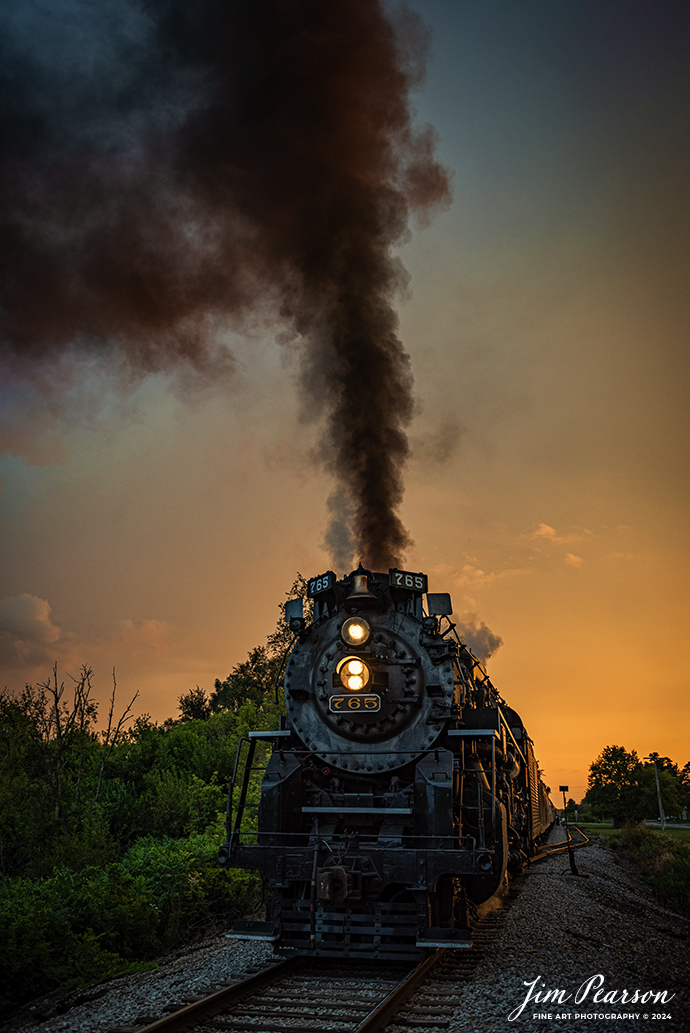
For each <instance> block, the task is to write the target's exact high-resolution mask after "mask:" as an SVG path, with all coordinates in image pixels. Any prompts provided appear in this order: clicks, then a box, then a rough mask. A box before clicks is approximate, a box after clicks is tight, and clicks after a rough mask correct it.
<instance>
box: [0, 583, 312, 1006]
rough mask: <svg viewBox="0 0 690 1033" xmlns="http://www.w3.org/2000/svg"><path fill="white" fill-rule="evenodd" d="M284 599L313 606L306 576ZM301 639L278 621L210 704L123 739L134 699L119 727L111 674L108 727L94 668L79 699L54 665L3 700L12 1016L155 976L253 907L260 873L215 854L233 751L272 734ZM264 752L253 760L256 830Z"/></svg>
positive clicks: (0, 935) (199, 692)
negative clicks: (280, 683)
mask: <svg viewBox="0 0 690 1033" xmlns="http://www.w3.org/2000/svg"><path fill="white" fill-rule="evenodd" d="M288 594H289V595H290V596H291V597H294V596H295V595H301V596H302V597H304V596H305V595H306V582H305V581H304V579H303V578H300V577H299V576H298V579H297V580H296V581H295V583H294V585H293V586H292V590H291V592H290V593H288ZM307 610H308V608H307ZM281 618H282V614H281ZM292 638H293V636H292V633H291V632H290V630H289V628H287V626H286V625H285V622H284V621H283V620H282V619H281V620H279V622H278V625H277V627H276V630H275V632H274V633H273V635H271V636H270V637H269V639H268V641H267V643H266V645H265V646H258V647H257V648H256V649H253V650H252V651H251V652H250V653H249V656H248V658H247V660H246V661H244V662H243V663H240V664H238V665H236V667H234V668H233V670H232V671H231V673H230V674H229V675H228V677H227V678H226V679H225V681H223V682H221V681H220V680H217V681H216V683H215V684H216V689H215V692H214V693H213V694H212V696H211V697H210V698H208V697H207V695H206V693H205V692H204V690H203V689H201V688H199V686H198V685H197V687H196V689H192V690H191V691H190V692H188V693H186V694H183V695H182V696H180V697H179V700H178V702H179V709H180V715H181V717H180V720H178V721H174V720H172V719H168V720H167V721H166V722H165V723H164V724H163V725H162V726H160V725H157V724H155V723H154V722H152V721H151V719H150V717H149V716H148V715H142V716H140V717H138V718H137V719H136V720H135V721H134V722H133V724H132V727H131V728H129V729H128V728H127V723H128V720H129V715H130V709H131V706H132V703H133V702H134V701H132V703H130V705H129V706H128V707H127V708H126V709H125V710H124V712H123V713H122V715H121V716H120V717H119V718H117V717H116V715H115V691H116V683H115V680H114V678H113V692H112V696H111V699H110V707H109V712H108V716H107V725H106V727H105V729H104V730H103V731H100V732H99V731H98V730H97V727H96V720H97V705H96V703H95V701H94V700H93V699H92V697H91V671H90V669H89V668H87V667H83V668H82V670H81V673H80V677H79V678H78V679H76V680H74V684H73V689H72V692H71V694H69V693H67V692H66V690H65V685H64V683H63V682H61V681H60V680H59V678H58V670H57V666H56V667H55V668H54V669H53V671H52V673H51V677H50V678H49V679H48V680H47V681H46V682H45V683H43V684H41V685H39V686H38V687H36V688H34V687H32V686H27V687H26V688H25V689H24V691H23V692H22V693H20V694H19V695H18V696H16V697H15V696H12V695H11V694H9V693H8V692H4V693H0V967H1V969H2V971H3V974H6V976H7V977H8V978H6V980H5V983H6V989H5V990H4V991H3V992H4V997H2V996H0V1007H1V1008H2V1010H3V1013H7V1011H8V1010H9V1009H11V1008H12V1007H15V1006H18V1005H20V1004H22V1003H23V1002H24V1001H26V1000H28V999H31V998H32V997H35V996H37V995H39V994H44V993H46V992H49V991H51V990H53V989H56V988H58V987H70V986H79V985H83V984H84V983H89V982H93V981H95V980H99V979H104V978H106V977H109V976H112V975H114V974H116V973H120V972H124V971H129V970H135V969H137V968H138V967H141V966H142V965H143V966H146V965H148V964H150V963H151V960H152V959H153V958H154V957H155V956H156V955H157V954H159V953H160V952H161V951H163V950H165V949H167V948H169V947H170V946H172V945H173V944H175V943H177V942H179V941H180V940H181V939H183V938H187V937H190V936H194V935H197V934H200V933H203V932H204V931H207V930H209V929H212V928H216V927H218V926H219V925H220V924H221V923H222V924H223V925H225V924H226V923H227V922H228V921H229V919H230V918H232V917H236V916H237V915H239V914H246V913H247V911H249V910H251V909H252V908H254V907H255V906H256V904H257V902H258V899H259V895H260V891H261V886H260V881H259V879H258V877H256V876H254V875H252V874H250V873H247V872H242V871H234V870H233V871H225V870H222V869H221V868H219V866H218V864H217V854H218V847H219V845H220V844H221V843H222V842H223V840H224V838H225V808H226V796H227V786H228V783H229V781H230V778H231V775H232V771H233V767H234V763H235V755H236V751H237V746H238V742H239V741H240V739H241V737H243V736H244V737H246V736H247V733H248V732H249V731H250V730H251V729H262V728H264V729H267V728H275V727H276V725H277V723H278V720H279V716H280V713H281V707H283V706H284V704H282V703H280V704H279V703H276V702H275V699H274V684H275V680H276V676H277V675H278V674H279V671H280V667H281V664H282V661H283V657H284V655H285V651H286V649H287V648H288V647H289V646H290V644H291V642H292ZM243 749H244V750H245V751H246V744H245V745H244V746H243ZM268 749H269V748H268V747H267V745H266V744H263V743H262V744H259V745H258V746H257V750H256V765H257V770H256V771H255V772H254V773H253V774H252V776H251V779H250V784H249V794H248V803H249V806H248V808H247V811H246V814H245V819H246V820H245V821H244V822H243V827H245V828H247V829H249V830H250V832H251V829H252V828H255V827H256V815H257V806H256V805H257V804H258V801H259V796H260V787H261V775H262V772H261V770H259V768H260V767H261V765H264V764H265V762H266V759H267V756H268ZM238 794H239V787H237V788H236V794H235V803H236V802H237V795H238Z"/></svg>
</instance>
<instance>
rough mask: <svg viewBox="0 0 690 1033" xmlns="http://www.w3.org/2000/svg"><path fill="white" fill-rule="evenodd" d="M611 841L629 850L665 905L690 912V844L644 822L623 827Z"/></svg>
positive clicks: (687, 913)
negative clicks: (657, 830)
mask: <svg viewBox="0 0 690 1033" xmlns="http://www.w3.org/2000/svg"><path fill="white" fill-rule="evenodd" d="M609 842H610V845H611V846H612V847H614V849H615V848H616V846H619V847H620V848H621V849H622V850H624V851H625V853H626V855H627V856H628V857H630V859H631V860H632V861H633V862H634V863H635V864H636V865H637V867H638V868H639V871H640V874H641V875H642V877H643V878H644V880H645V882H647V883H648V885H649V886H651V887H652V889H653V890H654V892H655V893H656V895H657V897H658V898H659V900H660V901H661V902H662V903H663V904H664V905H665V906H667V907H669V908H671V909H672V910H674V911H678V912H680V913H681V914H685V915H690V844H688V843H684V842H682V841H681V840H678V839H675V838H674V837H673V836H670V835H668V834H666V833H664V832H656V831H653V830H652V829H648V828H646V827H645V826H644V825H632V826H628V827H626V828H624V829H621V831H620V832H618V833H617V834H616V835H615V836H614V837H612V839H611V840H610V841H609Z"/></svg>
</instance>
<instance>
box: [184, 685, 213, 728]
mask: <svg viewBox="0 0 690 1033" xmlns="http://www.w3.org/2000/svg"><path fill="white" fill-rule="evenodd" d="M177 702H178V703H179V705H180V706H179V710H180V714H181V719H182V720H183V721H205V720H206V718H207V717H208V716H209V715H210V713H211V707H210V705H209V700H208V697H207V696H206V691H205V690H204V689H200V688H199V686H198V685H197V687H196V688H195V689H190V690H189V692H183V693H182V695H181V696H180V697H179V699H178V701H177Z"/></svg>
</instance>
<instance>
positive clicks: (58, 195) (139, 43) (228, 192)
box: [0, 0, 448, 567]
mask: <svg viewBox="0 0 690 1033" xmlns="http://www.w3.org/2000/svg"><path fill="white" fill-rule="evenodd" d="M6 18H7V20H8V23H7V24H6V25H5V26H4V28H5V29H6V32H5V33H4V40H5V42H4V44H3V46H4V53H3V54H2V55H0V58H2V60H0V69H2V72H1V73H0V74H1V75H2V90H3V95H4V105H3V115H2V119H1V121H0V137H1V139H2V145H3V151H4V154H5V164H4V167H3V168H4V171H3V172H2V176H1V178H0V306H1V307H0V318H1V320H2V325H1V328H0V330H1V333H2V356H3V358H4V361H5V364H6V366H8V367H9V368H10V370H11V371H13V372H14V373H15V375H17V376H21V374H22V373H23V372H25V371H26V370H27V368H29V367H32V366H33V367H35V365H36V364H39V365H42V366H44V367H46V366H50V365H51V364H55V363H56V362H57V361H58V360H59V359H60V357H61V356H63V355H64V354H65V352H66V351H74V352H76V353H80V352H82V353H84V352H88V353H90V354H92V353H94V352H96V353H97V354H99V355H112V354H116V355H117V356H118V361H122V359H123V358H124V360H125V362H126V363H127V364H128V366H129V367H131V368H132V369H134V370H138V371H143V372H157V371H161V370H168V369H170V368H173V367H179V366H182V367H185V366H186V367H190V368H193V369H195V370H196V371H198V372H199V373H201V374H202V375H205V376H208V377H210V378H213V379H217V378H219V377H222V376H224V375H227V374H228V372H231V371H232V368H233V361H232V357H231V356H230V355H229V353H228V352H227V350H226V349H225V347H224V346H223V344H222V341H221V339H220V336H219V335H220V331H221V330H222V329H223V328H225V327H227V326H228V324H229V322H231V323H232V325H233V327H235V328H238V327H239V328H241V327H242V326H243V325H247V323H248V322H250V321H252V320H256V318H257V315H259V316H263V315H265V312H266V306H267V305H268V306H272V307H273V309H274V310H275V311H276V312H277V313H279V316H280V318H281V319H282V320H283V321H284V322H285V323H287V324H288V325H289V326H290V327H291V328H292V332H293V334H294V335H295V340H296V342H297V345H298V348H299V354H300V356H301V363H302V366H301V368H302V381H303V385H304V388H305V391H306V393H307V396H308V399H309V407H310V409H311V411H312V413H313V415H314V416H315V417H320V418H322V419H324V421H325V432H324V439H323V448H322V453H321V454H322V459H323V461H324V463H325V465H326V467H327V469H328V470H329V471H330V472H331V473H332V474H333V475H334V476H335V478H336V479H337V481H338V483H339V485H340V490H341V492H343V493H345V496H346V497H347V499H348V500H349V505H350V506H351V508H352V514H353V515H352V531H353V534H354V538H355V540H356V542H357V546H358V549H359V550H360V551H361V554H362V558H363V559H364V561H365V562H366V563H368V564H369V565H370V566H374V567H385V566H387V565H388V564H390V563H397V562H399V561H400V559H401V556H402V553H403V551H404V549H405V547H406V546H407V545H408V544H409V536H408V534H407V531H406V530H405V528H404V527H403V525H402V523H401V522H400V519H399V517H398V515H397V512H396V511H397V508H398V506H399V504H400V501H401V499H402V494H403V481H402V471H403V467H404V464H405V461H406V459H407V456H408V442H407V437H406V433H405V428H406V426H407V424H408V423H409V421H410V419H411V416H412V395H411V391H412V376H411V372H410V366H409V360H408V358H407V355H406V354H405V351H404V349H403V347H402V344H401V342H400V339H399V337H398V336H397V317H396V314H395V312H394V310H393V307H392V303H393V300H394V297H395V295H396V292H397V291H399V290H400V288H401V287H402V286H404V284H405V282H406V274H405V273H404V270H403V269H402V267H401V266H400V264H399V262H397V261H396V260H395V259H393V258H392V256H391V248H392V247H393V245H395V244H396V243H398V242H400V241H401V240H402V239H404V237H405V235H406V233H407V232H408V219H409V216H410V214H411V213H412V212H417V213H418V214H420V215H422V216H423V215H424V213H428V212H429V211H430V210H431V209H432V208H433V207H434V206H436V205H438V204H439V203H442V202H445V201H446V200H447V197H448V184H447V178H446V175H445V173H444V171H443V169H442V168H441V167H440V166H439V165H438V164H437V163H436V162H435V161H434V157H433V149H434V143H435V138H434V133H433V131H432V130H431V129H430V128H429V127H426V128H424V129H422V130H421V131H418V132H417V131H414V130H413V129H412V127H411V118H410V109H409V92H410V90H411V89H412V88H413V87H414V86H415V85H417V84H418V83H419V82H420V81H421V78H422V75H423V68H424V58H425V50H426V45H427V42H428V40H427V35H426V33H425V31H424V30H423V28H422V26H421V23H420V22H419V20H418V19H417V18H416V16H414V15H413V14H411V13H410V12H405V11H401V12H400V13H399V15H398V16H397V18H396V20H395V23H393V22H391V20H390V19H389V17H388V16H387V14H386V13H385V11H384V5H383V4H382V3H381V2H379V0H332V2H329V3H323V0H290V2H287V0H199V2H197V3H194V4H189V3H186V2H185V3H182V2H181V0H150V2H148V3H142V4H136V3H126V2H121V3H115V2H113V0H107V2H106V3H104V4H103V5H98V7H95V6H94V5H92V4H86V3H79V2H76V0H72V2H71V3H63V4H62V5H61V6H60V7H52V8H50V9H39V8H38V7H32V8H30V9H29V11H28V13H27V12H25V13H24V14H22V15H21V16H20V15H19V14H17V13H16V12H15V13H13V12H10V13H9V14H8V15H6ZM22 19H23V20H22Z"/></svg>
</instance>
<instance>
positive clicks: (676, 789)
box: [569, 746, 690, 826]
mask: <svg viewBox="0 0 690 1033" xmlns="http://www.w3.org/2000/svg"><path fill="white" fill-rule="evenodd" d="M655 767H656V771H655ZM657 780H658V781H657ZM659 797H661V806H662V809H663V812H664V815H665V816H667V817H671V818H682V817H684V816H687V815H688V814H690V761H688V763H687V764H686V765H685V767H683V768H680V767H679V766H678V764H675V763H674V762H673V761H672V760H671V759H670V757H660V756H659V754H658V753H651V754H650V755H649V757H644V758H642V759H640V757H638V755H637V753H636V752H635V750H632V751H631V752H628V751H627V750H626V749H624V747H622V746H606V747H605V748H604V749H603V750H602V752H601V753H600V754H599V756H598V757H597V758H596V760H594V761H593V762H592V764H591V765H590V768H589V778H588V787H587V793H586V795H585V797H584V799H583V801H582V804H581V805H580V808H581V810H582V811H583V813H584V814H591V815H592V817H595V818H605V819H609V820H612V821H613V823H614V825H619V826H622V825H626V824H635V823H636V822H640V821H643V820H644V819H646V818H658V817H659ZM569 806H570V803H569ZM573 806H574V804H573Z"/></svg>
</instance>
